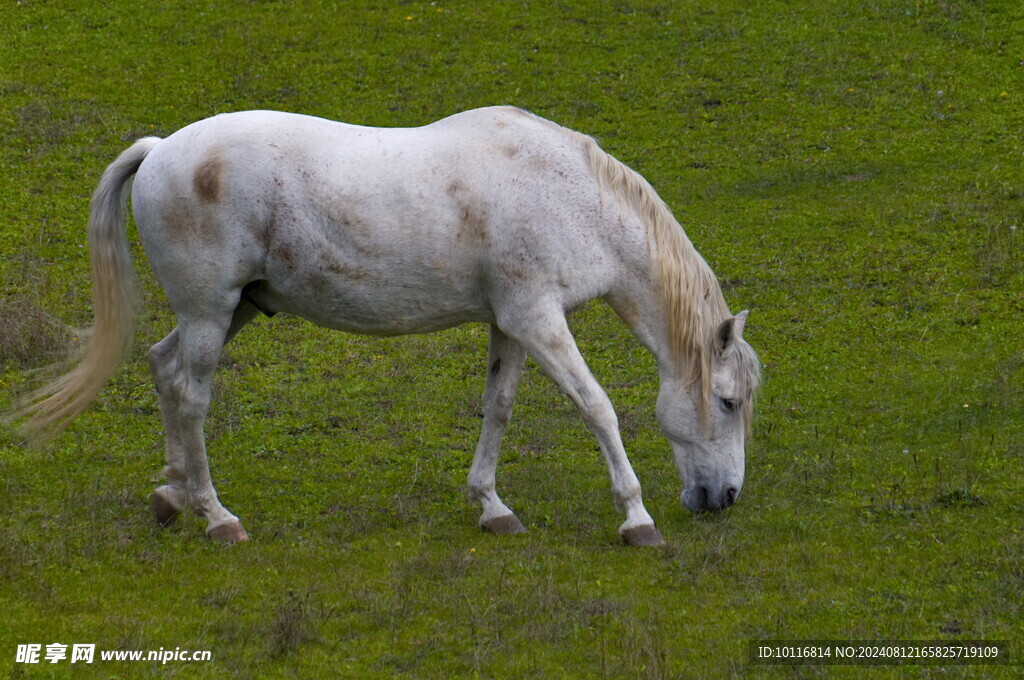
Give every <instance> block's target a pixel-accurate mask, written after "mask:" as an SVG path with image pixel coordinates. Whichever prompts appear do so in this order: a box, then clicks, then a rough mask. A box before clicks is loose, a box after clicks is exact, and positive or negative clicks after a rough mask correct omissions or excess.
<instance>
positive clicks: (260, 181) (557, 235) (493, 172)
mask: <svg viewBox="0 0 1024 680" xmlns="http://www.w3.org/2000/svg"><path fill="white" fill-rule="evenodd" d="M134 197H135V211H136V216H137V219H138V222H139V231H140V235H141V237H142V240H143V243H144V245H145V246H146V249H147V254H148V256H149V258H150V261H151V263H152V265H153V268H154V270H155V271H156V274H157V277H158V279H160V280H161V284H162V285H163V286H164V288H165V290H167V292H168V295H169V296H170V297H171V298H172V304H174V303H175V298H177V299H178V301H179V302H178V305H176V306H175V308H176V309H177V308H178V306H180V305H188V304H191V302H192V301H193V300H194V299H196V296H199V295H202V293H201V291H202V290H204V289H209V288H210V287H211V286H212V287H213V288H214V289H217V290H223V291H225V292H224V295H225V296H227V295H229V293H228V292H227V291H230V290H238V289H241V288H242V287H243V286H246V285H247V284H250V283H251V282H254V281H258V282H260V283H259V288H260V289H259V292H258V294H259V295H261V296H262V300H261V306H262V307H263V308H264V310H265V311H278V310H281V311H291V312H294V313H297V314H300V315H302V316H306V317H307V318H310V319H312V320H314V321H316V322H318V323H321V324H324V325H328V326H334V327H339V328H344V329H348V330H355V331H362V332H373V333H403V332H416V331H420V330H434V329H437V328H443V327H447V326H451V325H454V324H457V323H460V322H463V321H470V320H479V321H493V320H494V317H495V312H494V305H495V303H496V299H497V298H501V297H503V296H504V297H507V296H509V295H513V294H515V295H531V296H536V295H540V294H555V293H554V292H557V294H559V295H562V296H564V297H565V298H566V300H565V301H564V302H565V305H566V306H572V305H575V304H578V303H580V302H582V301H583V300H585V299H589V298H590V297H594V296H596V295H599V294H601V293H602V292H603V291H602V288H606V287H607V281H606V279H607V278H608V275H607V274H608V272H605V273H602V270H601V268H600V267H599V266H596V265H600V264H601V263H602V262H606V260H607V253H606V252H605V248H604V245H605V244H603V243H602V241H601V239H600V238H595V234H594V233H593V230H594V229H595V227H597V226H598V225H597V223H598V222H599V221H600V216H601V205H600V197H599V195H598V191H597V188H596V186H595V183H594V181H593V177H592V175H591V174H590V169H589V167H588V165H587V160H586V155H585V153H584V150H583V148H582V146H581V143H580V140H579V137H578V136H576V135H575V133H571V132H569V131H567V130H565V129H563V128H560V127H559V126H557V125H555V124H554V123H550V122H548V121H545V120H543V119H540V118H537V117H535V116H533V115H531V114H528V113H526V112H524V111H521V110H519V109H515V108H511V107H499V108H490V109H478V110H474V111H468V112H464V113H461V114H456V115H454V116H451V117H449V118H446V119H443V120H441V121H438V122H435V123H432V124H430V125H426V126H423V127H419V128H373V127H361V126H355V125H348V124H344V123H337V122H333V121H328V120H324V119H320V118H313V117H309V116H301V115H297V114H287V113H279V112H269V111H251V112H240V113H234V114H225V115H221V116H216V117H214V118H210V119H206V120H203V121H199V122H197V123H194V124H193V125H190V126H188V127H186V128H183V129H182V130H180V131H178V132H176V133H175V134H173V135H171V136H170V137H168V138H167V139H165V140H164V141H163V142H161V143H160V144H159V145H158V146H157V147H156V149H155V150H154V151H153V152H152V153H151V155H150V157H149V158H147V159H146V161H145V162H144V163H143V166H142V168H140V170H139V173H138V176H137V178H136V185H135V194H134ZM203 263H207V266H206V267H205V268H204V267H203V266H202V264H203ZM199 270H203V271H199ZM553 291H554V292H553Z"/></svg>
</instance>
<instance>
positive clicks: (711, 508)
mask: <svg viewBox="0 0 1024 680" xmlns="http://www.w3.org/2000/svg"><path fill="white" fill-rule="evenodd" d="M739 495H740V490H739V488H737V487H735V486H725V487H722V488H720V489H713V488H710V487H708V486H707V485H704V484H700V485H697V486H695V487H693V488H688V489H684V490H683V495H682V500H683V505H684V506H685V507H686V509H687V510H689V511H690V512H693V513H697V514H700V513H702V512H718V511H720V510H725V509H726V508H728V507H729V506H730V505H732V504H733V503H735V502H736V499H737V498H738V497H739Z"/></svg>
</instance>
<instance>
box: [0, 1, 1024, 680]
mask: <svg viewBox="0 0 1024 680" xmlns="http://www.w3.org/2000/svg"><path fill="white" fill-rule="evenodd" d="M0 26H2V28H0V38H2V39H0V141H2V144H0V168H2V172H0V205H2V206H3V224H4V226H3V228H2V229H0V407H8V406H10V404H11V403H12V401H13V399H14V398H15V395H16V394H17V393H19V392H20V391H23V390H24V389H25V388H26V387H27V386H28V384H29V381H30V380H31V378H32V376H33V372H32V370H33V369H35V368H38V367H41V366H43V365H46V364H48V363H50V362H51V361H53V360H54V359H55V358H57V357H59V356H60V355H61V353H62V351H63V349H64V348H65V347H66V346H67V345H68V344H74V340H73V338H74V337H75V336H74V332H73V331H69V330H66V326H67V327H72V328H73V327H83V326H87V325H88V324H89V322H90V319H91V313H90V305H91V298H90V293H89V290H90V284H89V273H88V255H87V251H86V249H85V247H84V244H85V221H86V210H87V203H88V198H89V195H90V194H91V192H92V189H93V188H94V186H95V184H96V182H97V181H98V179H99V176H100V173H101V172H102V170H103V168H104V167H105V166H106V164H107V163H109V162H110V161H111V160H112V159H113V158H114V157H115V156H116V154H117V153H119V152H120V151H121V150H122V149H123V148H125V147H126V146H128V144H129V143H130V142H131V141H132V140H134V139H135V138H136V137H139V136H142V135H147V134H157V135H166V134H169V133H170V132H172V131H174V130H175V129H177V128H179V127H181V126H183V125H185V124H187V123H189V122H192V121H194V120H197V119H199V118H203V117H206V116H209V115H212V114H215V113H218V112H225V111H231V110H239V109H250V108H274V109H284V110H291V111H297V112H302V113H308V114H314V115H321V116H325V117H328V118H334V119H343V120H347V121H350V122H355V123H362V124H370V125H386V126H392V125H419V124H423V123H427V122H429V121H432V120H434V119H437V118H440V117H442V116H445V115H448V114H451V113H454V112H457V111H460V110H464V109H469V108H473V107H476V106H482V105H489V104H504V103H508V104H516V105H519V106H522V107H524V108H526V109H529V110H532V111H534V112H535V113H538V114H540V115H543V116H545V117H547V118H550V119H553V120H555V121H557V122H559V123H562V124H564V125H567V126H569V127H572V128H574V129H577V130H580V131H582V132H585V133H587V134H590V135H593V136H595V137H596V138H597V139H598V140H599V141H600V142H601V143H602V145H603V146H604V148H605V149H606V150H608V151H609V152H611V153H612V154H613V155H615V156H616V157H618V158H619V159H621V160H622V161H624V162H626V163H627V164H628V165H630V166H631V167H633V168H635V169H636V170H638V171H640V172H641V173H642V174H643V175H644V176H645V177H646V178H647V179H648V180H649V181H650V182H651V183H652V184H653V185H654V186H655V187H656V188H657V189H658V191H659V192H660V194H661V196H662V197H663V198H664V199H665V200H666V201H667V202H668V204H669V205H670V206H671V207H672V209H673V210H674V212H675V214H676V215H677V217H678V218H679V220H680V222H681V224H682V225H683V226H684V228H685V229H686V231H687V233H688V234H689V236H690V238H691V239H692V240H693V242H694V243H695V244H696V246H697V248H698V250H700V251H701V253H702V254H703V255H704V256H705V258H706V259H707V260H708V261H709V262H710V263H711V265H712V267H713V268H714V269H715V271H716V273H717V274H718V276H719V278H720V280H721V282H722V285H723V289H724V290H725V293H726V298H727V300H728V301H729V303H730V305H731V306H732V308H733V310H736V311H738V310H741V309H746V308H750V309H751V310H752V312H751V318H750V322H749V323H748V326H747V331H746V333H745V335H746V337H747V339H748V340H749V341H750V342H751V344H753V345H754V347H755V348H756V349H757V350H758V351H759V353H760V355H761V357H762V360H763V362H764V364H765V382H764V387H763V390H762V393H761V397H760V400H759V404H758V408H757V419H756V423H755V425H754V431H753V439H752V441H750V443H749V444H748V449H747V482H746V486H745V488H744V490H743V494H742V496H741V498H740V500H739V502H738V504H737V505H736V506H735V507H733V508H731V509H730V510H728V511H726V512H724V513H722V514H719V515H715V516H701V517H695V516H692V515H689V514H688V513H685V511H684V510H683V508H682V507H681V505H680V503H679V491H680V484H679V480H678V478H677V475H676V472H675V470H674V467H673V464H672V462H671V458H670V454H669V449H668V445H667V442H666V441H665V440H664V439H663V438H662V436H661V435H660V433H659V432H658V429H657V426H656V423H655V421H654V414H653V410H654V398H655V396H656V394H657V379H656V375H655V372H654V365H653V360H652V359H651V358H650V357H649V356H648V355H647V354H646V353H645V352H644V350H642V349H641V348H640V347H639V345H638V344H637V343H636V341H635V340H634V339H633V338H632V336H630V335H629V333H628V332H627V331H626V329H625V327H624V326H623V325H622V324H621V323H620V322H619V321H618V320H617V318H616V317H615V316H614V314H613V313H612V312H611V311H610V310H609V309H608V308H607V307H606V306H604V305H601V304H593V305H591V306H588V307H586V308H585V309H583V310H581V311H580V312H579V313H578V314H577V315H576V316H575V317H574V319H573V322H572V323H573V328H574V330H575V332H576V334H577V337H578V340H579V342H580V346H581V349H582V350H583V353H584V356H586V357H587V359H588V361H589V362H590V365H591V368H592V369H593V371H594V373H595V374H596V375H597V377H598V379H599V380H601V381H602V383H603V385H604V386H605V387H606V389H607V390H608V392H609V394H610V396H611V398H612V400H613V402H614V403H615V405H616V407H617V410H618V413H619V417H620V421H621V423H622V428H623V436H624V440H625V443H626V448H627V450H628V452H629V454H630V456H631V460H632V462H633V464H634V467H635V469H636V471H637V474H638V476H639V477H640V480H641V483H642V484H643V485H644V493H645V499H646V501H647V507H648V509H649V511H650V512H651V514H652V515H653V516H654V518H655V521H656V522H657V523H658V526H659V527H660V529H661V531H662V533H663V534H664V536H665V538H666V540H667V545H666V546H664V547H663V548H658V549H635V548H628V547H626V546H624V545H623V544H622V543H621V541H620V540H619V538H618V536H617V535H616V531H615V530H616V527H617V526H618V524H619V522H620V521H621V520H620V518H619V516H618V515H617V513H616V512H615V510H614V508H613V504H612V499H611V493H610V484H609V481H608V478H607V473H606V471H605V467H604V464H603V463H602V462H601V460H600V454H599V453H597V452H596V450H595V449H596V443H595V441H594V440H593V439H592V438H591V436H590V435H589V434H588V433H587V431H586V429H585V428H584V426H583V424H582V422H581V419H580V418H579V416H578V414H577V413H576V411H575V410H574V409H573V408H572V405H571V403H570V402H569V401H568V399H566V398H565V397H563V396H562V395H561V394H560V393H559V392H558V390H557V389H556V388H555V387H554V385H553V384H552V383H551V382H550V381H548V380H547V379H546V378H545V377H544V376H543V375H541V374H540V372H539V371H538V370H537V368H536V367H535V366H534V365H533V364H531V363H528V364H527V370H526V372H525V373H524V379H523V384H522V388H521V390H520V394H519V399H518V401H517V405H516V413H515V416H514V418H513V421H512V425H511V427H510V430H509V433H508V436H507V437H506V440H505V445H504V448H503V458H502V462H501V464H500V466H499V468H498V482H499V486H500V487H501V491H502V496H503V499H504V500H505V501H506V502H507V503H509V505H510V506H511V507H512V508H513V509H514V510H516V512H517V515H518V516H519V518H520V519H521V520H523V522H524V523H525V524H526V525H527V526H528V528H529V531H528V532H527V534H525V535H523V536H519V537H512V538H502V537H494V536H490V535H485V534H482V533H481V532H480V531H479V530H478V529H477V528H476V526H475V523H476V519H477V516H478V509H477V508H476V507H474V506H471V505H470V504H469V503H467V502H466V501H465V500H464V499H463V487H464V484H465V476H466V474H467V472H468V469H469V463H470V460H471V458H472V452H473V447H474V445H475V441H476V436H477V434H478V432H479V426H480V394H481V392H482V390H483V383H484V372H485V367H484V362H485V356H486V336H487V331H486V328H484V327H474V326H467V327H463V328H460V329H456V330H452V331H448V332H444V333H439V334H436V335H431V336H413V337H408V338H398V339H388V340H379V339H369V338H362V337H354V336H347V335H342V334H337V333H330V332H327V331H323V330H321V329H317V328H314V327H312V326H311V325H309V324H307V323H305V322H302V321H301V320H299V319H296V318H282V317H281V316H278V317H275V318H274V319H272V320H271V319H261V320H258V321H257V322H255V323H254V324H252V325H251V326H250V327H249V328H247V329H246V330H245V331H244V332H243V333H242V334H241V335H240V336H239V338H238V339H237V341H236V342H234V343H233V344H232V345H230V346H229V348H228V349H227V350H226V352H225V356H224V358H223V361H222V366H221V370H220V371H219V372H218V376H217V382H216V385H215V396H214V404H213V408H212V410H211V416H210V420H209V422H208V424H207V435H208V440H209V447H210V458H211V467H212V474H213V476H214V481H215V483H216V484H217V486H218V491H219V493H220V496H221V499H222V500H223V501H224V502H225V504H226V505H227V507H228V508H230V509H231V510H232V511H233V512H235V513H236V514H238V515H239V516H240V517H241V518H242V521H243V523H244V524H245V526H246V528H247V529H248V531H249V533H250V535H251V537H252V540H251V541H250V542H248V543H245V544H240V545H237V546H234V547H230V548H224V547H221V546H218V545H215V544H213V543H211V542H209V541H207V540H206V539H205V538H204V537H203V532H202V529H203V524H202V523H201V522H200V521H199V520H198V519H197V518H195V517H191V516H189V517H184V518H183V519H182V521H180V522H179V523H178V525H176V526H175V527H174V528H171V529H169V530H160V529H159V528H157V527H156V526H155V524H154V523H153V521H152V519H151V516H150V514H149V510H148V496H149V493H150V492H151V491H152V489H153V487H154V486H155V484H154V481H155V478H156V476H157V475H158V473H159V471H160V469H161V467H162V465H163V449H162V446H163V444H162V438H161V433H160V428H161V425H160V422H159V414H158V411H157V406H156V397H155V394H154V392H153V389H152V384H151V380H150V378H149V375H148V370H147V368H146V365H145V363H146V362H145V349H146V348H147V347H148V346H149V345H150V344H152V343H153V342H156V341H157V340H158V339H159V338H161V337H163V335H165V334H166V333H167V332H168V331H169V330H170V329H171V328H173V326H174V320H173V317H172V315H171V313H170V310H169V307H168V305H167V303H166V300H165V298H164V296H163V294H162V293H161V291H160V290H159V289H158V287H157V286H156V285H155V282H154V281H153V278H152V275H151V274H150V272H149V270H148V267H147V266H146V264H145V261H144V258H143V256H142V252H141V248H139V247H138V246H137V242H136V238H135V234H134V228H133V227H130V228H129V234H130V237H131V239H132V241H133V244H135V245H134V246H133V248H134V251H135V261H136V266H137V270H138V273H139V278H140V280H141V283H142V287H143V290H144V292H145V306H144V312H143V314H142V316H141V317H140V328H139V332H138V336H137V343H136V350H135V351H134V352H133V354H132V356H131V358H130V360H129V361H127V362H126V363H125V364H124V366H123V368H122V369H121V370H119V371H118V373H117V374H116V375H115V377H114V379H113V381H112V382H111V384H110V386H109V387H108V389H107V390H106V391H105V392H104V393H103V394H102V395H101V398H100V399H99V400H98V401H97V402H96V404H95V405H94V406H93V407H92V408H91V409H90V410H88V411H87V412H86V413H85V414H84V415H83V416H82V417H81V418H80V419H79V420H78V421H77V422H76V423H75V424H74V425H73V426H72V427H71V428H70V429H69V430H68V431H67V432H66V433H65V434H64V435H62V436H61V437H60V438H59V439H58V440H56V441H55V442H54V443H53V445H52V446H50V447H49V448H47V449H46V450H44V451H35V450H30V449H27V448H24V447H23V446H22V445H21V440H20V438H19V436H18V435H17V433H16V432H15V431H14V430H13V429H11V428H9V427H4V428H2V429H0V451H2V453H0V607H2V608H3V616H2V617H0V675H4V676H5V677H11V678H21V677H53V678H71V677H75V678H77V677H102V678H111V677H118V678H120V677H149V676H154V677H155V676H161V677H163V676H167V677H178V678H193V677H197V678H215V677H216V678H223V677H232V676H234V677H268V678H269V677H352V678H373V677H395V676H397V677H410V678H425V677H480V678H528V677H536V678H560V677H565V678H584V677H586V678H620V677H624V678H676V677H679V678H705V677H706V678H725V677H741V678H746V677H749V678H761V677H795V678H809V677H843V678H846V677H849V678H860V677H865V676H867V677H944V678H945V677H1017V676H1018V674H1019V673H1021V670H1022V659H1021V654H1024V646H1022V645H1021V642H1022V640H1024V612H1022V600H1024V598H1022V591H1024V500H1022V497H1021V490H1022V488H1024V349H1022V342H1021V338H1022V337H1024V332H1022V329H1024V324H1022V321H1021V318H1022V313H1024V274H1022V262H1024V243H1022V241H1024V236H1022V235H1021V226H1022V223H1024V142H1022V139H1024V138H1022V135H1021V132H1022V130H1024V113H1022V112H1024V39H1022V36H1024V8H1022V7H1021V5H1020V4H1019V3H1018V2H1016V1H1015V0H1003V1H999V0H975V1H965V0H947V1H945V2H937V1H932V0H922V1H910V0H863V1H861V2H843V1H841V0H822V1H819V2H806V3H800V2H788V1H785V0H764V1H762V2H759V3H748V2H732V1H728V0H727V1H723V2H705V1H698V0H683V1H681V2H626V1H624V0H622V1H610V0H609V1H596V0H595V1H592V2H577V1H568V0H567V1H565V2H551V3H547V2H468V1H464V0H451V1H448V0H437V1H436V2H416V1H409V0H405V1H398V2H385V1H384V0H377V1H372V0H359V1H353V2H329V1H326V0H310V1H309V2H283V1H263V2H257V1H253V2H241V1H238V0H236V1H231V2H227V1H225V2H212V1H207V2H167V3H147V2H140V1H139V0H123V1H122V2H118V3H98V2H89V1H84V0H81V1H79V0H63V1H61V2H44V1H41V0H40V1H34V0H25V1H22V2H13V1H11V2H5V3H3V5H2V6H0ZM65 325H66V326H65ZM761 639H805V640H806V639H816V640H830V639H833V640H834V639H860V640H864V639H904V640H949V641H954V640H972V639H983V640H1002V641H1007V642H1008V643H1009V647H1008V648H1009V651H1010V656H1011V665H1010V666H975V667H968V666H955V665H949V666H904V667H895V666H876V667H871V668H866V667H856V666H852V667H851V666H824V665H807V666H791V667H767V666H758V665H752V664H751V663H750V660H749V658H748V655H747V647H748V644H749V643H750V641H752V640H761ZM55 642H58V643H64V644H68V645H71V644H75V643H94V644H96V646H97V649H98V650H100V649H106V650H114V649H123V650H136V649H138V650H150V649H153V650H156V649H160V648H163V649H175V648H181V649H188V650H210V651H211V655H212V660H210V661H208V662H191V663H189V662H183V661H177V662H173V661H172V662H169V663H167V664H166V665H161V664H160V663H156V662H148V663H147V662H139V663H131V662H114V661H109V662H101V661H99V659H97V661H96V662H95V663H94V664H92V665H91V666H84V665H83V664H71V663H69V662H67V661H65V662H61V663H56V664H50V663H43V664H37V665H28V664H19V663H16V660H15V657H16V647H17V645H19V644H26V643H37V644H38V643H41V644H43V645H44V646H45V645H47V644H50V643H55ZM44 649H45V647H44ZM69 649H70V647H69Z"/></svg>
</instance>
